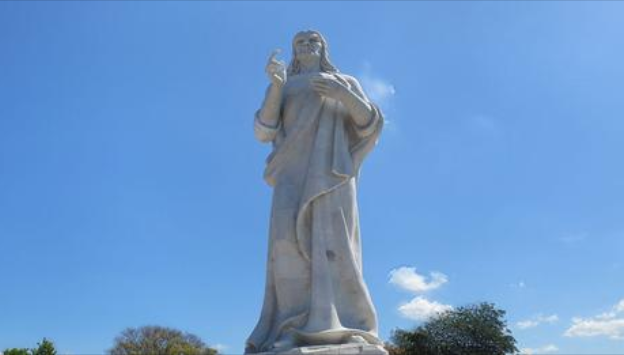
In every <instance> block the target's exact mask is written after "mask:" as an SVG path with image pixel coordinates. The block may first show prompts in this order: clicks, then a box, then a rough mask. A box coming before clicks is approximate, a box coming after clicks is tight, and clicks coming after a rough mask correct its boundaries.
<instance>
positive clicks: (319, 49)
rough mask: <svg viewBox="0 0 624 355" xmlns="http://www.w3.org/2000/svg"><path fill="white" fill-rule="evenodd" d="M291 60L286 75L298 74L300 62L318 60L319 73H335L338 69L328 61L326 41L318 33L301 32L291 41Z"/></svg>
mask: <svg viewBox="0 0 624 355" xmlns="http://www.w3.org/2000/svg"><path fill="white" fill-rule="evenodd" d="M292 51H293V55H292V60H291V62H290V65H289V66H288V75H296V74H299V72H300V70H301V61H307V60H319V64H320V69H321V72H325V73H336V72H338V69H336V67H335V66H334V65H333V64H332V63H331V62H330V61H329V50H328V49H327V41H326V40H325V38H323V35H321V33H320V32H318V31H314V30H307V31H301V32H299V33H297V34H296V35H295V37H294V38H293V41H292Z"/></svg>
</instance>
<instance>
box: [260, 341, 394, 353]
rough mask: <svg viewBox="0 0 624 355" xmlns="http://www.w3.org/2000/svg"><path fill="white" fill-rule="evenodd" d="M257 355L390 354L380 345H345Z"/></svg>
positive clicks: (309, 347)
mask: <svg viewBox="0 0 624 355" xmlns="http://www.w3.org/2000/svg"><path fill="white" fill-rule="evenodd" d="M257 355H388V352H387V351H386V349H384V348H383V347H381V346H379V345H370V344H343V345H317V346H304V347H301V348H295V349H291V350H288V351H285V352H276V353H274V352H265V353H260V354H257Z"/></svg>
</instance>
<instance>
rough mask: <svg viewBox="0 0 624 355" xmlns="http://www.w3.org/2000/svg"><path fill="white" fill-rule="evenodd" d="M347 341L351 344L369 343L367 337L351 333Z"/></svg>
mask: <svg viewBox="0 0 624 355" xmlns="http://www.w3.org/2000/svg"><path fill="white" fill-rule="evenodd" d="M347 343H349V344H368V342H367V341H366V339H364V338H362V337H361V336H359V335H351V336H349V337H348V338H347Z"/></svg>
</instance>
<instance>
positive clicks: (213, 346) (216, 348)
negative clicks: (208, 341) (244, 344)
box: [210, 343, 229, 353]
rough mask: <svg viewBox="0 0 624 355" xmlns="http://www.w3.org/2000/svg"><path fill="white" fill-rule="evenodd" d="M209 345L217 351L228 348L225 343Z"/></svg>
mask: <svg viewBox="0 0 624 355" xmlns="http://www.w3.org/2000/svg"><path fill="white" fill-rule="evenodd" d="M210 347H211V348H213V349H215V350H216V351H218V352H219V353H223V352H224V351H225V350H227V349H228V348H229V346H227V345H225V344H219V343H217V344H214V345H210Z"/></svg>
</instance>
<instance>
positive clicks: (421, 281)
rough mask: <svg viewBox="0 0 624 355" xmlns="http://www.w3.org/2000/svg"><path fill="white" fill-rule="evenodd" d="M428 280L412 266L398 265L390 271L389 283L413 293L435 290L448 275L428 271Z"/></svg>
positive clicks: (442, 283) (446, 279) (444, 281)
mask: <svg viewBox="0 0 624 355" xmlns="http://www.w3.org/2000/svg"><path fill="white" fill-rule="evenodd" d="M429 279H430V280H429V281H427V278H426V277H425V276H424V275H420V274H419V273H417V272H416V268H414V267H406V266H404V267H400V268H398V269H394V270H392V271H390V283H391V284H393V285H396V286H398V287H400V288H402V289H404V290H407V291H410V292H413V293H423V292H427V291H431V290H435V289H436V288H439V287H440V286H442V285H444V284H445V283H447V282H448V277H447V276H446V275H444V274H443V273H441V272H437V271H434V272H432V273H430V277H429Z"/></svg>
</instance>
